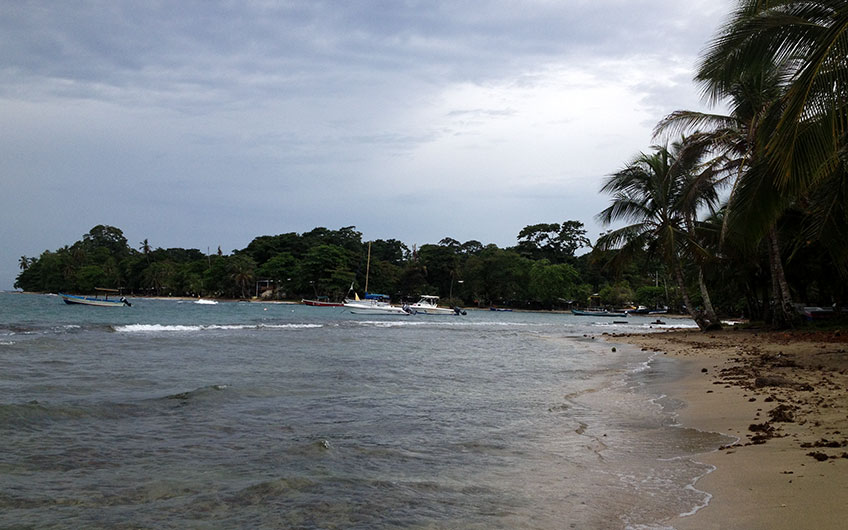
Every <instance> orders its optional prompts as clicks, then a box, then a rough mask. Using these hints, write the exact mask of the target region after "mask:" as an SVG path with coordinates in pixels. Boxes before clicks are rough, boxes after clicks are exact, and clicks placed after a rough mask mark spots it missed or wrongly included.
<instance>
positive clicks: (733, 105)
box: [655, 64, 796, 327]
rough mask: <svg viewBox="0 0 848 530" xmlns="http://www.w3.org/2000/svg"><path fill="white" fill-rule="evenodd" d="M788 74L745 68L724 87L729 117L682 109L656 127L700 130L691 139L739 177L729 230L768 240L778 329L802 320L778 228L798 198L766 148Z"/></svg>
mask: <svg viewBox="0 0 848 530" xmlns="http://www.w3.org/2000/svg"><path fill="white" fill-rule="evenodd" d="M788 74H789V69H788V68H787V67H786V66H785V65H775V64H765V65H761V68H760V69H759V70H750V71H746V72H743V73H742V74H741V75H740V77H739V78H738V79H737V80H736V81H735V82H734V83H728V84H727V85H726V86H724V88H723V89H722V91H721V93H723V94H724V95H725V96H726V98H727V105H728V106H729V108H730V113H729V114H728V115H720V114H708V113H702V112H694V111H676V112H673V113H672V114H670V115H669V116H667V117H666V118H665V119H663V120H662V121H661V122H660V123H659V124H658V125H657V127H656V129H655V135H659V134H661V133H663V132H669V131H671V132H688V131H691V130H693V129H694V130H695V132H694V133H693V134H692V135H691V136H690V142H692V143H694V144H697V145H702V146H705V147H708V148H709V149H711V150H712V152H713V153H714V155H715V159H714V160H713V162H712V164H711V165H710V167H711V168H712V169H713V170H714V171H715V172H716V173H717V174H723V175H724V176H725V179H732V180H733V181H734V186H733V191H732V192H731V194H730V197H729V199H728V206H727V211H726V212H725V216H724V220H725V227H724V229H723V233H726V232H727V231H728V228H729V227H730V226H734V227H735V228H736V230H737V231H741V232H743V233H745V234H747V236H748V239H749V240H750V242H751V243H750V244H751V245H752V246H756V245H757V243H758V242H759V241H760V240H761V239H765V241H766V243H767V249H768V256H769V263H770V270H771V274H772V281H773V289H772V297H773V305H774V308H775V311H774V313H773V315H772V317H773V320H774V323H775V324H776V325H777V326H778V327H784V326H786V325H791V324H792V322H793V320H794V319H795V318H796V312H795V309H794V305H793V303H792V296H791V293H790V290H789V285H788V283H787V281H786V275H785V273H784V270H783V262H782V259H781V245H780V243H779V238H778V230H777V223H778V220H779V218H780V215H781V214H782V213H783V211H784V210H785V209H786V208H787V207H788V206H789V204H791V202H792V201H791V199H792V196H791V195H790V194H787V193H781V191H780V190H779V188H778V185H777V182H776V179H775V173H774V169H773V166H772V165H771V164H770V159H769V158H768V157H767V154H766V153H767V151H766V149H767V145H768V143H769V142H770V141H771V139H772V135H773V133H774V130H775V127H776V126H777V123H778V122H779V121H780V119H781V115H782V111H783V105H782V95H783V93H784V92H783V91H784V85H785V82H786V79H787V76H788ZM720 180H721V179H719V181H720Z"/></svg>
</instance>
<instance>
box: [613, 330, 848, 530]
mask: <svg viewBox="0 0 848 530" xmlns="http://www.w3.org/2000/svg"><path fill="white" fill-rule="evenodd" d="M847 335H848V334H846V333H845V332H839V331H835V332H798V331H795V332H763V331H749V330H740V329H735V328H731V329H726V330H723V331H718V332H710V333H703V332H700V331H689V330H686V331H681V330H673V331H667V332H660V333H651V334H642V335H630V334H625V335H621V334H619V335H607V336H605V337H604V338H605V339H606V340H608V341H610V342H618V343H627V344H632V345H636V346H638V347H641V348H642V349H643V350H649V351H657V352H663V353H664V354H667V355H669V356H672V357H674V358H676V359H678V360H679V361H680V362H681V369H682V371H683V372H684V374H685V375H684V376H683V377H682V378H680V379H678V380H675V381H671V382H667V383H663V384H661V385H660V386H661V387H662V388H658V390H659V391H660V392H661V393H664V394H667V395H669V396H671V397H673V398H676V399H680V400H681V401H683V402H684V403H685V406H684V407H683V408H682V409H681V410H679V411H678V412H677V415H678V420H679V422H680V424H681V425H684V426H686V427H692V428H696V429H699V430H704V431H711V432H719V433H722V434H726V435H728V436H731V437H735V438H738V441H737V442H736V443H734V444H730V445H728V446H725V447H722V448H719V449H717V450H716V451H714V452H710V453H705V454H701V455H698V456H697V457H696V459H697V460H698V461H700V462H703V463H705V464H709V465H711V466H714V467H715V470H714V471H713V472H711V473H709V474H707V475H706V476H704V477H702V478H701V479H699V480H698V481H697V483H696V484H695V485H694V487H695V488H697V489H699V490H702V491H705V492H707V493H709V494H710V495H712V499H711V500H710V502H709V504H708V505H707V506H706V507H704V508H701V509H699V510H697V511H695V513H694V514H691V515H690V514H687V515H684V516H681V517H677V518H675V519H674V520H672V521H668V523H669V524H670V525H671V526H673V527H674V528H676V529H678V530H687V529H713V528H715V529H719V528H745V529H759V528H762V529H766V528H768V529H778V530H779V529H787V530H788V529H797V528H818V529H825V528H834V529H835V528H843V527H844V524H845V521H846V520H848V336H847Z"/></svg>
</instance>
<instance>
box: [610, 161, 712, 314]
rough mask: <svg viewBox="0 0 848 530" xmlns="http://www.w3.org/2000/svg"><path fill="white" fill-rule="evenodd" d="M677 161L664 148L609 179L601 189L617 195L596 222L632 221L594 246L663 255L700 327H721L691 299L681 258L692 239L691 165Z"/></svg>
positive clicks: (626, 254) (625, 252)
mask: <svg viewBox="0 0 848 530" xmlns="http://www.w3.org/2000/svg"><path fill="white" fill-rule="evenodd" d="M675 162H677V159H676V158H675V156H674V154H673V153H672V152H671V151H669V150H668V149H667V148H665V147H655V148H654V153H653V154H644V153H643V154H640V155H639V156H637V157H636V158H635V159H633V160H632V161H631V162H630V163H628V164H627V165H626V166H625V167H624V169H622V170H620V171H618V172H616V173H614V174H613V175H611V176H610V177H608V178H607V181H606V183H605V184H604V186H603V187H602V188H601V191H602V192H605V193H609V194H611V195H612V196H613V199H612V201H611V205H610V206H609V207H607V208H606V209H605V210H604V211H602V212H601V213H600V214H598V216H597V218H598V220H599V221H600V222H601V223H603V224H605V225H610V224H612V223H614V222H617V221H625V222H630V223H631V224H629V225H626V226H624V227H623V228H619V229H616V230H613V231H611V232H609V233H607V234H605V235H603V236H601V237H600V238H599V239H598V242H597V244H596V248H598V249H600V250H608V249H614V248H620V252H619V253H618V258H619V259H627V258H628V257H632V256H633V255H634V254H636V253H639V252H643V251H645V250H648V251H649V252H652V253H655V254H656V255H658V256H661V257H662V258H663V260H664V261H665V263H666V264H667V265H668V266H669V268H670V269H671V270H672V271H674V276H675V279H676V281H677V285H678V287H679V288H680V292H681V295H682V296H683V298H684V303H685V305H686V308H687V310H688V311H689V313H690V315H691V316H692V318H693V319H694V320H695V322H696V323H697V324H698V327H699V328H701V329H702V330H707V329H713V328H716V327H720V326H721V324H720V322H719V321H718V319H714V317H713V318H710V317H708V316H707V315H704V314H703V313H702V312H700V311H698V310H696V309H695V307H694V306H693V305H692V303H691V302H690V300H689V296H688V294H687V291H686V281H685V280H684V264H683V259H684V257H685V256H686V255H687V252H691V248H692V246H693V242H692V240H691V237H690V233H689V230H688V229H687V216H688V215H689V212H690V211H691V208H692V206H691V205H692V199H691V197H690V196H689V192H690V190H691V187H690V185H689V184H690V181H689V179H688V178H687V177H688V174H689V170H690V169H691V168H690V166H689V164H688V163H687V164H680V165H677V164H675Z"/></svg>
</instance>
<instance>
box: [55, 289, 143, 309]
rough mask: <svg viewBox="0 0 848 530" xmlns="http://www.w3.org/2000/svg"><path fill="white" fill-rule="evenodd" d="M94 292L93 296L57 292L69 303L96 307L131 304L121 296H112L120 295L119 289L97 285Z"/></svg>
mask: <svg viewBox="0 0 848 530" xmlns="http://www.w3.org/2000/svg"><path fill="white" fill-rule="evenodd" d="M95 292H96V293H97V294H95V295H94V296H77V295H73V294H64V293H59V296H61V297H62V300H64V302H65V303H66V304H69V305H93V306H97V307H124V306H132V304H131V303H130V302H129V300H127V299H126V298H124V297H123V296H121V297H120V298H118V299H115V298H114V295H119V296H120V291H118V290H117V289H105V288H102V287H97V288H96V289H95ZM100 293H102V294H103V297H102V298H101V297H100ZM110 293H111V294H112V295H113V298H112V300H109V294H110Z"/></svg>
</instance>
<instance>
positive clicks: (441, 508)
mask: <svg viewBox="0 0 848 530" xmlns="http://www.w3.org/2000/svg"><path fill="white" fill-rule="evenodd" d="M132 302H133V305H132V307H124V308H98V307H87V306H66V305H65V304H63V303H62V300H61V298H59V297H57V296H50V295H24V294H13V293H0V527H4V528H5V527H21V528H84V527H85V528H97V527H100V528H186V527H192V528H303V529H306V528H322V529H323V528H362V529H372V528H377V529H380V528H415V529H418V528H421V529H425V528H426V529H442V528H444V529H492V528H505V529H506V528H509V529H524V528H527V529H530V528H534V529H536V528H537V529H561V528H581V529H586V528H598V529H606V528H667V527H669V525H671V524H673V521H674V519H675V518H676V517H677V516H679V515H680V514H685V513H691V512H693V511H695V510H697V509H698V508H699V507H701V506H704V505H705V504H706V503H707V502H708V501H709V497H708V495H707V494H706V493H704V492H702V491H699V490H698V489H697V486H696V485H695V486H693V484H695V482H696V481H697V479H698V478H699V477H701V476H703V475H704V474H705V473H707V472H709V471H710V469H709V468H708V467H707V466H705V465H703V464H701V463H699V462H698V461H697V458H696V457H695V455H696V454H698V453H701V452H704V451H709V450H712V449H714V448H717V447H719V446H720V445H721V444H722V443H724V442H725V441H726V440H725V439H724V438H723V437H721V436H719V435H717V434H713V433H704V432H700V431H695V430H691V429H686V428H682V427H680V426H678V425H677V424H676V422H675V419H674V406H673V404H672V403H670V402H668V400H666V399H663V396H660V395H657V394H656V391H655V390H654V389H655V388H656V385H653V384H652V381H653V380H655V379H660V380H667V379H668V378H670V377H673V376H674V371H675V370H676V368H677V365H676V364H675V363H674V362H672V361H670V360H668V359H667V358H663V357H662V356H659V357H657V354H656V353H653V352H642V351H640V350H639V349H637V348H633V347H626V346H625V347H622V346H621V345H616V346H615V350H616V351H613V346H612V345H611V344H609V343H605V342H603V333H605V332H634V331H652V330H656V329H658V327H657V325H655V324H652V322H653V321H654V320H656V317H638V316H631V317H628V318H627V319H615V320H612V319H609V318H601V317H576V316H572V315H566V314H555V313H525V312H493V311H478V310H469V311H468V314H467V315H465V316H431V315H415V316H407V317H397V316H392V317H374V316H358V315H352V314H350V313H348V312H346V311H345V310H344V309H342V308H314V307H307V306H301V305H285V304H270V303H236V302H232V303H223V302H222V303H219V304H217V305H201V304H195V303H192V302H191V301H175V300H151V299H134V300H132ZM620 320H626V321H627V324H617V323H615V322H617V321H620ZM673 324H675V325H678V326H680V325H683V326H693V325H694V324H693V323H691V322H690V321H682V320H675V321H674V322H673Z"/></svg>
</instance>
